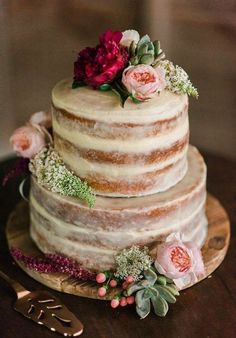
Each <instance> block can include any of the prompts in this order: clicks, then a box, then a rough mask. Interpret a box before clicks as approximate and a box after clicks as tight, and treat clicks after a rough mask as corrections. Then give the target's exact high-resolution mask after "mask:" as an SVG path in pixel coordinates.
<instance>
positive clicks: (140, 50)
mask: <svg viewBox="0 0 236 338" xmlns="http://www.w3.org/2000/svg"><path fill="white" fill-rule="evenodd" d="M129 53H130V56H131V59H130V64H131V65H133V66H135V65H138V64H145V65H152V66H153V65H154V64H156V63H157V62H158V61H160V60H161V59H162V58H164V57H165V55H164V53H163V52H162V50H161V47H160V41H157V40H156V41H154V42H152V41H151V40H150V37H149V36H148V35H144V36H143V37H142V38H141V39H140V40H139V42H138V44H137V46H136V45H135V43H134V41H133V43H132V44H131V45H130V47H129Z"/></svg>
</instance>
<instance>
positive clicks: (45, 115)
mask: <svg viewBox="0 0 236 338" xmlns="http://www.w3.org/2000/svg"><path fill="white" fill-rule="evenodd" d="M29 123H31V124H39V125H40V126H42V127H45V128H47V129H49V128H51V127H52V116H51V113H49V112H46V111H37V112H36V113H34V114H32V115H31V117H30V120H29Z"/></svg>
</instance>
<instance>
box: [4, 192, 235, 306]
mask: <svg viewBox="0 0 236 338" xmlns="http://www.w3.org/2000/svg"><path fill="white" fill-rule="evenodd" d="M28 209H29V207H28V203H26V202H25V201H22V202H20V203H19V204H18V205H17V206H16V208H15V209H14V210H13V212H12V213H11V215H10V217H9V219H8V223H7V228H6V234H7V241H8V246H9V248H11V247H14V248H17V249H20V250H21V251H22V252H23V253H24V254H25V255H28V256H32V257H35V256H39V255H42V253H41V252H40V251H39V249H38V248H37V247H36V245H35V244H34V243H33V241H32V239H31V238H30V235H29V210H28ZM206 214H207V218H208V223H209V224H208V235H207V239H206V242H205V245H204V247H203V248H202V253H203V259H204V264H205V274H204V276H202V277H201V278H200V279H199V280H198V281H197V283H198V282H200V281H201V280H203V279H205V278H206V277H208V276H209V275H210V274H211V273H212V272H213V271H214V270H215V269H216V268H217V267H218V266H219V265H220V264H221V262H222V261H223V259H224V257H225V255H226V252H227V249H228V246H229V240H230V223H229V218H228V215H227V213H226V211H225V210H224V208H223V207H222V205H221V204H220V202H219V201H218V200H217V199H216V198H214V197H213V196H212V195H210V194H208V196H207V204H206ZM16 262H17V264H18V265H19V266H20V267H21V269H22V270H24V271H25V272H26V273H27V274H28V275H29V276H31V277H32V278H34V279H36V280H37V281H38V282H40V283H42V284H44V285H46V286H48V287H49V288H52V289H55V290H57V291H61V292H66V293H70V294H73V295H77V296H81V297H88V298H94V299H103V300H104V299H105V300H108V299H112V297H113V295H114V294H116V293H117V289H111V291H109V292H108V293H107V295H106V296H105V297H103V298H100V297H98V295H97V289H98V286H97V284H96V283H94V282H82V281H79V280H78V279H75V278H71V277H68V276H66V275H65V274H61V273H40V272H37V271H33V270H29V269H28V268H26V267H25V265H23V264H22V263H20V262H19V261H17V260H16ZM190 286H192V284H191V285H188V286H186V287H185V288H188V287H190Z"/></svg>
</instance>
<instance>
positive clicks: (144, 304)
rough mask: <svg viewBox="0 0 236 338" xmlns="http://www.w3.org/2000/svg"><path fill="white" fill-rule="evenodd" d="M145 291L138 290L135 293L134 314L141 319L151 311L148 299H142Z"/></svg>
mask: <svg viewBox="0 0 236 338" xmlns="http://www.w3.org/2000/svg"><path fill="white" fill-rule="evenodd" d="M144 293H145V290H140V291H138V292H137V293H136V296H135V302H136V312H137V314H138V315H139V317H141V318H142V319H143V318H145V317H147V315H148V314H149V313H150V310H151V303H150V300H149V298H145V297H144Z"/></svg>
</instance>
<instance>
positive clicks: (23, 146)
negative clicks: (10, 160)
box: [10, 125, 46, 158]
mask: <svg viewBox="0 0 236 338" xmlns="http://www.w3.org/2000/svg"><path fill="white" fill-rule="evenodd" d="M10 142H11V143H12V145H13V150H14V151H16V152H17V153H18V154H19V155H21V156H22V157H26V158H32V157H34V155H36V154H37V153H38V152H39V151H40V150H41V149H42V148H43V147H44V145H45V144H46V142H45V135H44V133H43V132H41V131H40V130H39V129H37V128H35V127H33V126H30V125H28V126H24V127H20V128H18V129H16V130H15V131H14V133H13V134H12V136H11V138H10Z"/></svg>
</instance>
